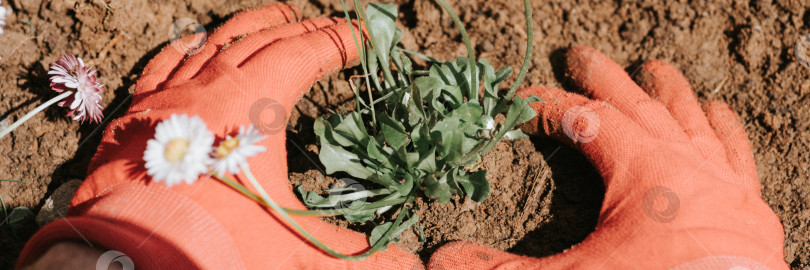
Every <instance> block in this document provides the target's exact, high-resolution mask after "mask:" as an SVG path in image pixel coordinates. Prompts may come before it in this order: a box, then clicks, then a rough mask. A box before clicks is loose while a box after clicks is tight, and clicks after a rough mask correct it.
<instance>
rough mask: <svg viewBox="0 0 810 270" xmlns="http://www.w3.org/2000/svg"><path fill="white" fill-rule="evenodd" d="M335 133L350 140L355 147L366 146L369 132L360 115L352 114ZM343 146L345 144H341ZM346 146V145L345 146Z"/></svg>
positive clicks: (338, 126) (337, 127) (344, 119)
mask: <svg viewBox="0 0 810 270" xmlns="http://www.w3.org/2000/svg"><path fill="white" fill-rule="evenodd" d="M335 132H337V133H338V134H340V135H341V136H343V137H344V138H346V139H348V140H350V141H351V142H352V143H354V144H355V145H365V143H366V140H368V132H367V131H366V128H365V127H364V126H363V120H361V119H360V113H358V112H350V113H349V114H347V115H346V117H345V118H343V122H341V123H340V124H339V125H337V126H336V127H335ZM341 145H343V144H341ZM344 146H345V145H344Z"/></svg>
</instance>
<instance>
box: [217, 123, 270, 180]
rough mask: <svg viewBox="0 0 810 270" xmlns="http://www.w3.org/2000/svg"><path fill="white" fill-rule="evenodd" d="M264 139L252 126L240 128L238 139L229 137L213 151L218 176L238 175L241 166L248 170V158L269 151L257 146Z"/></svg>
mask: <svg viewBox="0 0 810 270" xmlns="http://www.w3.org/2000/svg"><path fill="white" fill-rule="evenodd" d="M264 138H265V137H264V136H263V135H262V134H261V133H260V132H259V131H257V130H255V129H253V125H252V124H251V125H250V126H248V128H247V129H245V127H244V126H242V127H240V128H239V133H238V134H236V137H231V136H230V135H228V136H227V137H226V138H225V140H224V141H222V142H221V143H220V144H219V146H217V148H216V149H215V150H214V151H213V153H212V155H213V156H214V158H215V159H216V160H215V161H214V166H213V167H214V171H216V172H217V174H218V175H224V174H225V172H230V173H231V174H237V173H239V166H240V165H241V166H244V167H245V168H247V166H248V163H247V158H249V157H252V156H255V155H257V154H259V153H261V152H264V151H267V148H265V147H264V146H261V145H256V143H257V142H259V141H261V140H264Z"/></svg>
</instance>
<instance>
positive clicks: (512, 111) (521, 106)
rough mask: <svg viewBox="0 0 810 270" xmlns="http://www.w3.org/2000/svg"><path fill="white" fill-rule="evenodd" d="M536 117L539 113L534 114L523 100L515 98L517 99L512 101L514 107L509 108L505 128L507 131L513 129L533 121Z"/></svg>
mask: <svg viewBox="0 0 810 270" xmlns="http://www.w3.org/2000/svg"><path fill="white" fill-rule="evenodd" d="M536 115H537V113H536V112H534V109H532V108H531V107H529V105H528V104H526V101H524V100H523V98H521V97H519V96H515V98H514V99H513V100H512V105H511V106H509V112H508V113H507V114H506V121H504V126H505V127H506V128H507V129H512V128H513V127H515V126H517V125H519V124H523V123H526V122H528V121H529V120H532V118H534V117H535V116H536Z"/></svg>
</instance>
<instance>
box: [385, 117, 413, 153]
mask: <svg viewBox="0 0 810 270" xmlns="http://www.w3.org/2000/svg"><path fill="white" fill-rule="evenodd" d="M378 118H379V120H380V126H381V127H382V134H383V136H384V137H385V142H387V143H388V144H389V145H390V146H391V147H393V148H394V149H399V148H400V147H402V146H403V145H405V144H406V143H408V134H406V133H405V127H404V126H402V124H401V123H399V122H397V121H395V120H394V119H391V117H390V116H388V115H387V114H380V115H379V116H378Z"/></svg>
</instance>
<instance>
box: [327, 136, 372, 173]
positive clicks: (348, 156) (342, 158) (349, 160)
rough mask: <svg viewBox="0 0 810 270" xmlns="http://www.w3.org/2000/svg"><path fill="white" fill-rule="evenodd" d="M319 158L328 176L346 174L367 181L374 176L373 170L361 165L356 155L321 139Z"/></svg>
mask: <svg viewBox="0 0 810 270" xmlns="http://www.w3.org/2000/svg"><path fill="white" fill-rule="evenodd" d="M318 158H319V159H320V160H321V163H323V165H324V167H326V174H333V173H335V172H346V173H348V174H350V175H351V176H354V177H357V178H362V179H366V178H368V177H369V176H371V175H372V174H373V172H372V171H371V170H369V169H368V168H366V167H365V166H363V164H361V163H360V158H359V157H357V155H356V154H354V153H352V152H349V151H346V150H344V149H343V147H340V146H335V145H332V144H330V143H329V142H327V141H326V140H325V139H324V138H323V137H322V138H321V153H320V154H319V155H318Z"/></svg>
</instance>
